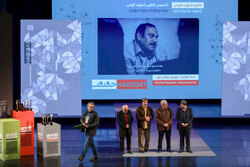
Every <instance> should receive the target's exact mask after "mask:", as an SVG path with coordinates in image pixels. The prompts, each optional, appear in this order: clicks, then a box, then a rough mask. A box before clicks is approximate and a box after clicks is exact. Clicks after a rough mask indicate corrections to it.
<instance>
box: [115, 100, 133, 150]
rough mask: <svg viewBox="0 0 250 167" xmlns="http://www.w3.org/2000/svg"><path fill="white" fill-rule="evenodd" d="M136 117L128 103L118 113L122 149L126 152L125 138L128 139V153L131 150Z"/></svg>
mask: <svg viewBox="0 0 250 167" xmlns="http://www.w3.org/2000/svg"><path fill="white" fill-rule="evenodd" d="M133 121H134V118H133V115H132V113H131V111H130V110H129V109H128V106H127V105H123V106H122V110H121V111H120V112H118V113H117V122H118V124H119V137H120V149H121V152H122V154H124V139H125V137H126V140H127V150H128V153H130V154H132V152H131V136H132V124H133Z"/></svg>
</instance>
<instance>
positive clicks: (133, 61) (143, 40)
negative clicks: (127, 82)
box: [124, 23, 167, 74]
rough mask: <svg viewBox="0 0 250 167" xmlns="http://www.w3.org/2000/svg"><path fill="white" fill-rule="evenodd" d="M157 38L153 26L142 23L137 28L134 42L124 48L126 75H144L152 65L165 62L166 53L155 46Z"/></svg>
mask: <svg viewBox="0 0 250 167" xmlns="http://www.w3.org/2000/svg"><path fill="white" fill-rule="evenodd" d="M158 36H159V35H158V32H157V29H156V27H155V26H154V25H153V24H150V23H144V24H140V25H139V26H138V27H137V29H136V32H135V40H133V41H132V42H131V43H129V44H127V45H125V47H124V58H125V62H126V67H127V72H128V74H145V73H146V72H148V71H147V69H148V68H150V67H151V65H152V64H154V63H156V62H158V61H165V60H167V53H166V51H165V50H164V49H163V48H162V47H160V46H157V38H158Z"/></svg>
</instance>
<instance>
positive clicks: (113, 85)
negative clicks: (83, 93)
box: [92, 79, 117, 89]
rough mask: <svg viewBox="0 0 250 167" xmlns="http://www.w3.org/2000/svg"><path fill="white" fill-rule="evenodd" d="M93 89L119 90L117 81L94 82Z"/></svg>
mask: <svg viewBox="0 0 250 167" xmlns="http://www.w3.org/2000/svg"><path fill="white" fill-rule="evenodd" d="M92 89H117V81H116V80H115V79H103V80H92Z"/></svg>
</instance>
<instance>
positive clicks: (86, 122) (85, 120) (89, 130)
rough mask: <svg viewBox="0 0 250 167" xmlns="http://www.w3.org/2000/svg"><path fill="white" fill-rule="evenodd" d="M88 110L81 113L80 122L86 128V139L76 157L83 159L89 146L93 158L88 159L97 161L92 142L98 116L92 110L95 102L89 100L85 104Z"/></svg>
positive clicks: (97, 123)
mask: <svg viewBox="0 0 250 167" xmlns="http://www.w3.org/2000/svg"><path fill="white" fill-rule="evenodd" d="M87 107H88V110H86V111H85V112H84V114H83V115H82V117H81V119H80V122H81V123H82V125H83V126H85V128H86V139H85V144H84V149H83V151H82V154H81V156H80V157H79V158H78V160H79V161H83V159H84V157H85V154H86V153H87V151H88V149H89V147H90V148H91V149H92V151H93V154H94V156H93V158H91V159H90V161H98V156H97V151H96V147H95V143H94V136H95V135H96V131H97V127H98V125H99V116H98V113H97V112H96V111H94V108H95V103H93V102H89V103H88V104H87Z"/></svg>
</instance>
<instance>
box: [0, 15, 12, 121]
mask: <svg viewBox="0 0 250 167" xmlns="http://www.w3.org/2000/svg"><path fill="white" fill-rule="evenodd" d="M0 22H1V24H0V30H1V31H0V37H1V40H0V80H1V82H0V92H1V93H0V118H1V117H6V116H7V115H10V110H12V109H13V60H12V59H13V53H12V49H13V36H12V33H13V32H12V15H11V14H0ZM6 111H8V113H7V115H6Z"/></svg>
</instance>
